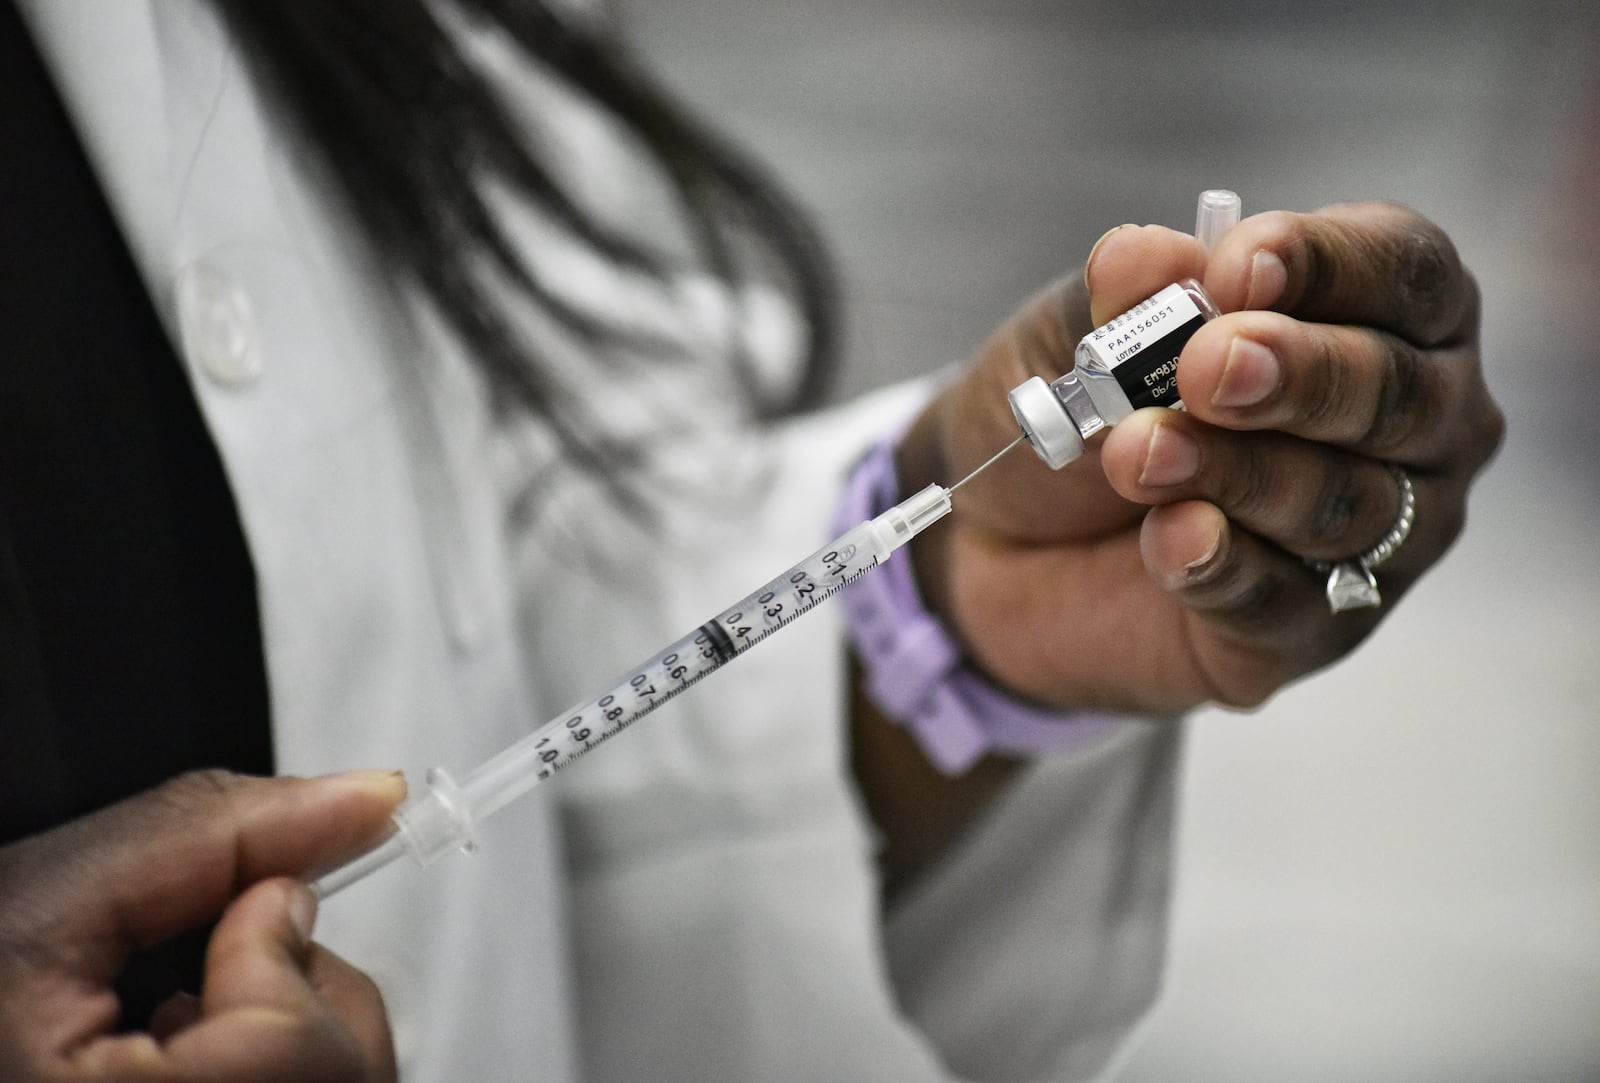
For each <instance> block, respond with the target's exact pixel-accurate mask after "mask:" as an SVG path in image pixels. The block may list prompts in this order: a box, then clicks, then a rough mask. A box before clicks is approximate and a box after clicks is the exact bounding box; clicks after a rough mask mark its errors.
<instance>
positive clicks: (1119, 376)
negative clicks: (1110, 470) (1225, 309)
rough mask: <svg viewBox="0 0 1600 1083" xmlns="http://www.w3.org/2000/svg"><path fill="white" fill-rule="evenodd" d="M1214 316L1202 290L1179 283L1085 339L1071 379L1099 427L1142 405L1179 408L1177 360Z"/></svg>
mask: <svg viewBox="0 0 1600 1083" xmlns="http://www.w3.org/2000/svg"><path fill="white" fill-rule="evenodd" d="M1219 315H1221V313H1220V312H1219V311H1218V310H1217V306H1216V303H1215V302H1214V301H1212V300H1211V295H1210V294H1208V293H1207V292H1206V290H1205V287H1204V286H1202V285H1200V283H1199V282H1196V281H1195V280H1194V279H1192V278H1185V279H1183V280H1181V281H1178V282H1174V283H1173V284H1172V285H1170V286H1168V287H1166V288H1165V289H1163V290H1161V291H1160V292H1159V293H1157V294H1155V295H1154V296H1153V297H1149V298H1147V299H1146V300H1144V301H1141V302H1140V303H1138V304H1137V305H1134V306H1133V307H1132V308H1130V309H1129V310H1128V311H1126V312H1124V313H1123V314H1122V315H1120V316H1118V317H1117V318H1116V319H1114V320H1111V321H1109V322H1108V323H1105V324H1103V325H1101V326H1100V327H1096V328H1095V329H1094V330H1093V331H1091V332H1089V334H1087V335H1085V336H1084V338H1083V341H1082V342H1080V343H1078V349H1077V353H1076V355H1075V356H1074V358H1073V361H1074V369H1075V374H1076V376H1077V378H1078V380H1079V382H1081V383H1082V385H1083V392H1084V393H1086V394H1087V395H1088V397H1089V399H1090V401H1091V402H1092V403H1093V404H1094V410H1095V413H1097V414H1099V415H1100V418H1101V419H1102V420H1103V423H1104V424H1106V425H1115V424H1116V423H1117V422H1119V421H1121V420H1122V419H1123V418H1125V417H1127V416H1128V415H1129V414H1131V413H1133V412H1134V411H1135V410H1139V409H1142V408H1143V407H1146V406H1168V407H1174V408H1177V409H1182V408H1183V400H1182V399H1181V398H1179V397H1178V355H1179V354H1180V353H1182V352H1183V347H1184V345H1185V344H1187V343H1188V341H1189V339H1190V338H1192V337H1193V336H1194V333H1195V332H1196V331H1198V330H1199V329H1200V328H1201V326H1202V325H1204V324H1205V322H1206V321H1207V320H1212V319H1215V318H1216V317H1217V316H1219ZM1085 435H1088V434H1085Z"/></svg>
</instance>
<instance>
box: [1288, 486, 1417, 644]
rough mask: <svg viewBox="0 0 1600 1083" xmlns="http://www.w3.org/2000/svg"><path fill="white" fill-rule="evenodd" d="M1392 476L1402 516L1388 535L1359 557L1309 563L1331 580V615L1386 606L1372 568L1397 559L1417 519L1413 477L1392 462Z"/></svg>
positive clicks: (1397, 519) (1329, 586) (1329, 587)
mask: <svg viewBox="0 0 1600 1083" xmlns="http://www.w3.org/2000/svg"><path fill="white" fill-rule="evenodd" d="M1389 473H1390V474H1392V475H1394V483H1395V485H1396V486H1398V487H1399V489H1400V514H1399V515H1397V516H1396V517H1395V520H1394V525H1393V526H1391V527H1390V528H1389V533H1387V534H1385V535H1384V536H1383V538H1382V539H1381V540H1379V542H1378V544H1377V545H1374V546H1373V547H1372V548H1371V549H1368V550H1367V551H1366V552H1365V553H1362V554H1360V555H1359V556H1354V557H1349V558H1348V559H1345V560H1341V561H1338V562H1337V563H1331V562H1329V561H1326V560H1308V561H1306V564H1308V565H1309V566H1310V567H1311V568H1312V569H1313V570H1314V571H1317V572H1319V573H1322V574H1325V575H1326V576H1327V577H1328V585H1327V587H1325V588H1324V593H1325V594H1326V595H1327V597H1328V611H1329V612H1331V613H1343V612H1344V611H1345V610H1347V609H1365V608H1369V607H1372V606H1377V605H1382V604H1383V597H1382V596H1381V595H1380V594H1379V593H1378V578H1377V576H1375V575H1373V574H1372V569H1374V568H1376V567H1378V565H1380V564H1382V563H1383V562H1384V561H1386V560H1388V559H1389V558H1390V557H1392V556H1394V554H1395V552H1396V551H1397V550H1398V549H1399V548H1400V546H1401V545H1402V544H1403V543H1404V542H1405V540H1406V539H1407V538H1408V537H1410V536H1411V526H1412V524H1413V523H1415V522H1416V520H1417V494H1416V491H1415V490H1414V489H1413V488H1412V487H1411V478H1410V477H1409V476H1407V474H1406V472H1405V471H1404V470H1402V469H1400V468H1399V467H1398V466H1396V465H1394V464H1393V463H1390V464H1389Z"/></svg>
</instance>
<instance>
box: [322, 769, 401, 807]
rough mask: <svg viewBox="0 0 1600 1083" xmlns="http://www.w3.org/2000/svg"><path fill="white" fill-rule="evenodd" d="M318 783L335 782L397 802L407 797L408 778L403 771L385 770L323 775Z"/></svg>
mask: <svg viewBox="0 0 1600 1083" xmlns="http://www.w3.org/2000/svg"><path fill="white" fill-rule="evenodd" d="M317 781H319V782H334V783H338V784H339V785H341V786H348V787H350V788H351V789H353V790H366V791H368V792H370V793H372V794H374V795H376V796H379V797H386V798H390V799H392V800H396V801H398V800H399V799H400V798H402V797H404V796H405V795H406V776H405V772H403V771H393V770H385V769H378V770H368V771H340V772H338V773H336V774H332V775H323V776H322V777H321V778H320V779H318V780H317Z"/></svg>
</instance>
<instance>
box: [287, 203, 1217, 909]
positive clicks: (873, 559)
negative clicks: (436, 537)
mask: <svg viewBox="0 0 1600 1083" xmlns="http://www.w3.org/2000/svg"><path fill="white" fill-rule="evenodd" d="M1238 217H1239V200H1238V197H1237V196H1235V195H1234V194H1233V193H1231V192H1207V193H1204V194H1202V196H1201V198H1200V211H1199V218H1198V222H1197V227H1196V234H1197V235H1198V236H1199V237H1200V238H1201V240H1202V241H1203V242H1206V243H1207V246H1208V247H1209V245H1210V243H1211V242H1213V241H1214V240H1216V239H1217V238H1218V237H1220V236H1221V235H1222V233H1223V232H1225V231H1226V230H1227V228H1228V227H1229V226H1231V225H1232V224H1233V223H1234V222H1237V221H1238ZM1209 305H1210V302H1209V300H1208V299H1207V298H1206V297H1205V294H1204V291H1203V290H1200V289H1199V287H1198V286H1196V285H1194V284H1192V283H1186V284H1180V285H1175V286H1172V287H1168V289H1166V290H1163V291H1161V293H1159V294H1157V295H1156V296H1155V297H1152V298H1151V299H1149V300H1148V301H1146V302H1144V303H1143V304H1141V305H1138V306H1135V308H1134V309H1132V310H1130V312H1129V313H1126V314H1124V315H1123V316H1119V317H1118V318H1117V319H1116V320H1113V321H1111V323H1109V324H1107V325H1105V327H1102V328H1099V329H1097V330H1096V331H1095V332H1094V334H1091V335H1090V336H1089V337H1088V338H1086V339H1085V340H1084V344H1083V345H1080V347H1079V350H1078V356H1077V359H1076V360H1077V367H1076V368H1075V369H1074V370H1073V371H1072V372H1070V373H1068V374H1067V375H1066V376H1064V377H1062V378H1060V379H1058V380H1056V381H1055V382H1054V383H1052V384H1046V383H1045V382H1044V380H1042V379H1040V378H1038V377H1035V378H1033V379H1031V380H1028V381H1026V382H1024V383H1023V384H1021V385H1019V386H1018V387H1017V388H1016V389H1014V390H1013V391H1012V392H1011V405H1012V410H1013V412H1014V413H1015V415H1016V418H1017V421H1018V423H1019V425H1020V426H1021V427H1022V430H1023V434H1022V436H1019V437H1018V438H1017V439H1016V440H1014V441H1012V442H1011V443H1010V444H1008V445H1006V447H1005V448H1003V449H1002V450H1001V451H1000V452H999V453H998V454H996V455H994V456H993V457H991V458H990V459H989V460H988V461H987V462H985V463H983V465H981V466H979V467H978V468H977V469H976V470H974V471H973V472H972V473H970V474H968V475H967V476H966V477H965V478H963V479H962V480H960V481H958V482H957V483H956V484H955V485H952V486H950V487H949V488H945V487H944V486H942V485H937V484H935V485H930V486H928V487H927V488H925V489H923V490H922V491H921V492H918V493H917V494H915V495H914V496H912V497H910V498H909V499H907V500H904V501H901V502H900V503H899V504H897V505H895V506H894V507H892V508H890V509H889V510H888V511H886V512H884V513H883V514H881V515H878V516H876V517H874V518H872V519H869V520H867V521H865V522H863V523H860V524H858V525H856V526H855V527H852V528H851V529H850V530H848V531H846V532H845V533H844V534H842V535H840V536H839V537H837V538H835V539H834V540H833V541H831V542H829V543H828V544H827V545H825V546H823V547H822V548H821V549H818V550H817V551H816V552H815V553H813V554H812V555H811V556H809V557H807V558H806V559H804V560H802V561H800V562H799V563H798V564H796V565H794V566H793V567H791V568H789V569H788V570H786V571H784V572H783V573H782V574H780V575H779V576H777V577H776V578H775V579H773V580H771V581H770V582H768V583H767V584H765V585H764V586H762V587H760V588H759V589H757V590H756V591H754V592H752V593H751V594H749V595H748V596H746V597H744V598H742V599H740V600H739V601H738V602H736V603H735V604H734V605H732V606H730V607H729V608H727V609H725V610H724V611H723V612H721V613H719V614H718V615H717V616H715V617H713V618H712V619H711V620H708V621H706V622H705V623H704V624H702V625H700V626H699V627H698V628H696V629H694V630H693V631H692V632H690V633H689V634H687V635H685V636H684V637H683V638H681V639H679V640H678V641H677V642H675V643H673V644H671V645H670V646H668V647H666V648H665V649H663V650H662V651H660V652H659V653H657V654H656V655H655V656H654V657H652V658H650V659H649V660H648V661H645V662H644V663H642V664H641V665H638V666H636V667H634V668H633V669H630V670H628V671H627V672H626V673H625V674H623V676H621V677H619V678H618V679H617V680H616V681H615V682H614V683H613V684H612V685H611V687H609V688H608V689H606V690H605V691H604V692H603V693H601V694H600V695H598V696H596V697H594V698H592V699H589V700H586V701H584V702H583V703H580V704H577V705H575V706H574V707H572V708H570V709H569V710H567V711H564V712H562V713H561V714H559V715H557V716H556V717H555V718H553V719H551V720H550V721H549V722H546V723H545V724H544V725H542V726H540V727H539V728H538V729H536V730H534V731H533V732H532V733H530V734H529V735H528V736H526V737H524V738H523V739H522V740H520V741H518V742H516V743H515V744H513V745H511V746H510V747H508V748H506V749H505V750H504V751H502V752H500V753H499V754H498V755H496V756H494V757H492V758H491V759H489V760H487V761H485V762H484V763H482V764H481V765H479V766H478V767H477V768H476V769H475V770H473V771H472V773H471V774H469V775H468V776H467V777H466V778H465V779H463V780H462V781H461V782H459V783H457V782H456V780H455V779H454V778H452V777H451V775H450V774H449V773H448V772H447V771H445V770H444V768H442V767H435V768H433V769H432V770H430V771H429V772H428V776H427V783H428V792H427V793H425V794H423V795H421V796H419V797H416V798H414V799H412V800H411V801H410V802H408V803H407V804H406V805H405V807H403V808H402V809H400V811H398V812H396V813H395V815H394V827H395V830H394V833H393V834H392V835H390V836H389V837H388V839H386V840H385V841H384V842H383V843H382V844H381V845H379V846H378V847H377V848H376V849H374V850H372V851H370V852H369V853H367V854H366V855H364V856H362V857H359V858H356V859H355V860H354V861H351V862H350V863H348V864H346V865H344V866H342V867H340V868H338V869H335V870H333V871H332V872H330V873H329V874H327V875H326V876H324V877H322V878H321V879H319V880H318V881H316V882H315V883H314V884H312V885H311V886H312V889H313V890H314V891H316V892H317V894H318V895H320V896H322V897H324V898H326V897H327V896H329V895H331V894H333V893H334V892H336V891H339V890H340V889H342V888H344V887H347V886H349V885H350V884H353V883H355V882H356V881H357V880H360V879H362V878H364V877H365V876H367V875H368V874H370V873H372V872H375V871H377V870H378V869H380V868H383V867H384V866H385V865H388V864H390V863H391V862H393V861H394V860H396V859H397V858H399V857H400V856H401V855H403V854H404V855H409V856H410V857H411V858H412V859H413V860H415V861H416V862H417V863H418V864H420V865H428V864H431V863H432V862H433V861H434V860H435V859H437V858H438V857H439V856H441V855H442V854H445V853H447V852H448V851H450V850H452V849H458V848H459V849H463V850H467V851H469V852H470V851H472V850H474V849H476V846H477V824H478V822H479V821H481V820H483V819H484V818H485V817H488V816H490V815H492V814H493V813H495V812H498V811H499V810H500V809H502V808H504V807H505V806H506V805H507V804H509V803H510V802H511V801H513V800H515V799H516V798H518V797H520V796H522V795H523V794H524V793H526V792H528V790H530V789H532V788H533V787H534V786H536V785H538V784H539V783H540V782H543V781H544V780H546V779H549V778H553V777H554V776H555V775H556V774H557V773H558V772H560V771H562V770H563V769H565V768H566V767H568V766H570V765H571V764H572V763H573V762H575V761H576V760H577V759H578V758H579V757H580V756H582V755H583V754H584V753H586V752H589V751H591V750H592V749H594V748H596V747H598V746H599V745H600V744H601V743H602V742H604V741H606V740H607V739H609V738H611V737H614V736H616V735H617V734H619V733H621V732H622V731H623V730H625V729H627V728H628V727H629V726H631V725H632V724H633V723H635V722H637V721H638V720H639V719H641V718H643V717H644V716H645V715H647V714H649V713H650V712H651V711H653V710H655V709H656V708H657V707H659V706H661V705H662V704H663V703H666V702H667V701H668V700H670V699H671V698H672V697H674V696H676V695H677V694H678V693H679V692H682V691H683V690H684V689H686V688H688V687H690V686H691V685H693V684H695V683H696V682H698V681H700V680H701V679H703V678H705V677H707V676H710V675H711V674H712V673H714V672H716V671H717V670H718V669H720V668H722V666H724V665H726V664H727V663H728V662H731V661H732V660H733V659H734V658H736V657H738V656H739V655H740V654H742V653H744V652H745V651H747V650H749V649H750V648H751V647H753V646H755V645H756V644H757V643H759V642H761V641H762V640H763V639H766V638H767V637H768V636H770V635H772V634H773V633H774V632H776V631H778V630H779V629H781V628H784V627H786V626H787V625H789V624H790V623H791V622H793V621H794V620H796V619H797V618H799V617H800V616H802V615H803V614H805V613H808V612H810V611H811V610H812V609H814V608H816V607H817V606H818V605H820V604H821V603H822V602H824V601H826V600H828V599H829V598H831V597H833V596H834V595H835V594H837V593H838V592H839V591H840V590H842V589H843V588H844V587H846V586H848V585H849V584H850V583H852V582H854V581H855V580H856V579H858V578H860V577H861V576H863V575H866V574H867V573H868V572H870V571H872V570H873V569H874V568H876V567H877V566H878V565H879V564H881V563H882V562H883V561H884V560H886V559H888V557H889V556H890V554H892V553H893V552H894V551H895V550H897V549H899V548H901V547H902V546H904V545H905V544H906V543H907V542H909V541H910V540H911V539H912V538H914V537H916V536H917V535H918V534H920V533H921V532H922V531H923V530H925V529H927V528H928V527H929V526H931V525H933V524H934V523H936V522H938V521H939V520H940V519H942V518H944V516H946V515H947V514H949V512H950V508H951V497H952V495H953V494H954V493H955V491H956V490H958V489H960V488H961V486H963V485H965V484H967V483H968V482H970V481H971V480H972V479H973V478H975V477H977V476H978V475H979V474H981V473H982V472H983V471H984V470H986V469H987V468H988V467H989V466H991V465H992V464H993V463H995V462H996V461H997V460H999V459H1000V458H1001V457H1002V456H1004V455H1005V454H1006V453H1007V452H1009V451H1010V450H1011V449H1012V448H1014V447H1016V446H1017V445H1018V444H1020V443H1022V442H1023V441H1024V440H1027V441H1028V442H1029V443H1030V444H1031V445H1032V446H1033V448H1034V450H1035V451H1036V452H1037V453H1038V455H1039V456H1040V458H1042V459H1043V460H1044V461H1045V462H1046V463H1047V464H1049V465H1050V466H1051V467H1052V468H1054V469H1059V468H1060V467H1061V466H1063V465H1065V464H1066V463H1067V462H1070V461H1071V460H1072V459H1075V458H1077V457H1078V455H1079V454H1080V453H1081V452H1082V449H1083V441H1084V439H1086V438H1087V437H1089V436H1092V435H1093V434H1094V433H1095V432H1096V431H1097V430H1098V429H1100V428H1102V427H1104V426H1105V425H1109V424H1114V423H1115V422H1116V421H1118V420H1120V419H1121V418H1122V417H1124V416H1126V415H1127V414H1128V413H1129V412H1131V411H1132V409H1133V408H1134V407H1136V406H1140V405H1166V406H1181V405H1182V403H1181V402H1179V401H1178V399H1177V396H1176V393H1175V392H1174V393H1172V394H1171V395H1163V394H1161V393H1160V391H1159V387H1158V386H1157V384H1156V383H1153V382H1152V380H1151V379H1150V373H1151V372H1157V374H1158V376H1159V377H1160V379H1159V383H1160V384H1162V385H1165V386H1167V387H1171V386H1175V381H1174V380H1171V379H1170V375H1171V374H1170V372H1169V373H1167V374H1165V375H1161V374H1160V372H1159V366H1157V367H1156V368H1151V364H1150V363H1149V362H1148V361H1146V360H1145V358H1144V355H1147V354H1148V355H1150V356H1155V355H1158V354H1159V355H1161V356H1166V357H1172V358H1175V356H1176V351H1177V350H1181V349H1182V346H1183V342H1186V341H1187V339H1188V336H1189V335H1192V334H1193V333H1194V330H1195V329H1196V328H1198V326H1199V325H1200V324H1201V323H1203V322H1204V321H1205V320H1206V319H1209V318H1210V317H1212V316H1214V315H1215V314H1216V312H1215V309H1214V308H1211V307H1209ZM1130 327H1132V328H1134V329H1135V330H1138V329H1140V328H1144V331H1141V332H1140V333H1139V334H1131V333H1129V332H1128V328H1130ZM1150 328H1154V331H1150V330H1149V329H1150ZM1112 330H1114V331H1116V332H1117V338H1118V340H1119V342H1121V343H1132V345H1131V346H1130V345H1122V346H1121V348H1120V349H1119V350H1118V351H1117V352H1116V353H1115V354H1110V355H1107V354H1106V353H1105V352H1104V351H1102V350H1099V349H1098V348H1097V347H1096V342H1095V340H1096V336H1103V335H1104V334H1105V333H1107V332H1108V331H1112ZM1145 332H1148V333H1145ZM1169 350H1170V351H1172V352H1171V353H1168V351H1169ZM1134 374H1137V375H1134Z"/></svg>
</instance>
